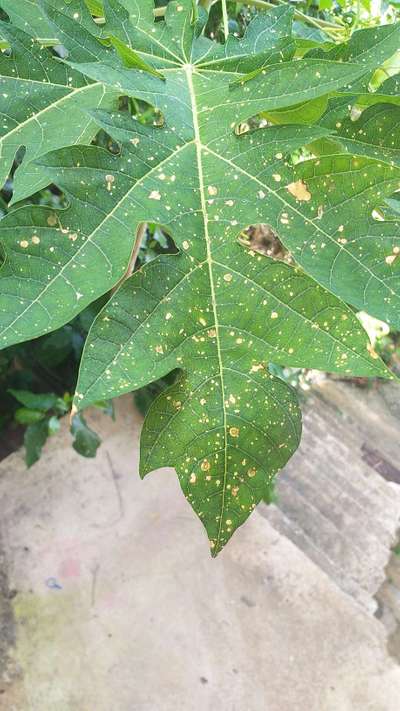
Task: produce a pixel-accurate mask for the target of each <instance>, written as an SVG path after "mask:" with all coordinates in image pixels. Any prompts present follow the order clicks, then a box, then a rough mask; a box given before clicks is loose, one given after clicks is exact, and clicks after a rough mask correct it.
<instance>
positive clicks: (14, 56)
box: [0, 22, 117, 201]
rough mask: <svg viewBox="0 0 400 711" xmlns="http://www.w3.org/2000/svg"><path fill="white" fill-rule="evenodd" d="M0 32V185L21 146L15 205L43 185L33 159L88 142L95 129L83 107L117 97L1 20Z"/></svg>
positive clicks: (107, 104) (106, 103)
mask: <svg viewBox="0 0 400 711" xmlns="http://www.w3.org/2000/svg"><path fill="white" fill-rule="evenodd" d="M0 33H1V35H2V36H3V37H6V38H7V40H8V41H9V43H10V46H11V55H10V56H8V55H7V54H0V113H1V116H2V121H1V125H0V155H1V166H0V185H1V186H2V185H3V184H4V182H5V180H6V178H7V176H8V174H9V171H10V169H11V166H12V163H13V160H14V158H15V155H16V152H17V151H18V149H19V148H20V147H24V148H25V156H24V165H23V170H17V171H16V174H15V178H14V201H17V200H21V199H22V198H24V197H26V196H27V195H31V194H32V193H33V192H35V191H37V190H39V189H40V188H42V187H44V186H45V185H46V184H47V183H48V178H46V176H45V175H43V170H41V169H40V167H39V166H38V165H34V164H33V163H32V161H34V160H35V159H37V158H39V157H40V156H42V155H44V154H45V153H47V152H48V151H50V150H53V149H55V148H60V147H62V146H69V145H72V144H74V143H78V142H81V143H90V141H91V139H92V138H93V137H94V135H95V134H96V132H97V130H98V128H97V126H96V124H95V123H94V121H93V120H92V118H91V117H90V116H89V114H88V109H92V108H93V107H94V106H96V105H97V106H98V107H103V108H112V106H113V104H114V101H115V99H116V96H117V94H116V92H115V91H113V90H110V89H108V88H106V87H104V85H103V84H100V83H93V82H91V81H90V80H88V79H86V78H84V77H83V76H82V75H81V74H79V73H78V72H75V71H74V70H71V69H70V68H69V67H67V66H66V65H65V64H61V63H60V62H58V61H55V59H54V58H53V57H52V56H51V54H50V52H49V50H48V49H46V48H43V47H40V46H39V45H37V44H35V43H34V42H33V41H32V39H31V38H30V37H29V36H28V35H27V34H25V33H24V32H22V31H21V30H18V29H16V28H15V27H13V26H12V25H9V24H7V23H4V22H1V23H0Z"/></svg>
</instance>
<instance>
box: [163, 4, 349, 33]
mask: <svg viewBox="0 0 400 711" xmlns="http://www.w3.org/2000/svg"><path fill="white" fill-rule="evenodd" d="M214 2H216V0H212V1H211V3H210V4H212V5H213V4H214ZM221 2H222V13H223V18H224V33H225V39H226V38H227V36H228V27H227V19H228V17H227V9H226V0H221ZM276 2H277V3H278V4H279V5H288V4H289V3H287V2H285V0H276ZM201 4H202V5H204V3H203V2H201ZM244 4H245V5H251V6H252V7H256V8H259V9H260V10H265V9H266V8H270V9H273V8H276V5H274V4H273V3H272V2H269V1H268V0H244ZM164 15H165V7H159V8H157V9H155V10H154V17H164ZM294 17H295V19H296V20H301V21H302V22H307V23H308V24H309V25H312V26H313V27H317V28H318V29H319V30H324V31H325V32H326V34H327V35H330V36H331V37H332V39H335V40H336V39H337V37H335V36H334V35H333V33H334V32H337V33H339V34H340V33H342V32H346V27H345V26H344V25H339V24H337V23H335V22H329V21H328V20H320V19H319V18H317V17H310V16H309V15H305V14H304V13H303V12H300V10H295V11H294Z"/></svg>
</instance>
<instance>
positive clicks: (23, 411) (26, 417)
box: [14, 407, 45, 425]
mask: <svg viewBox="0 0 400 711" xmlns="http://www.w3.org/2000/svg"><path fill="white" fill-rule="evenodd" d="M44 417H45V415H44V413H43V412H40V410H29V408H27V407H20V408H18V410H16V411H15V413H14V418H15V420H16V421H17V422H18V423H19V424H20V425H33V424H34V423H35V422H40V421H41V420H43V419H44Z"/></svg>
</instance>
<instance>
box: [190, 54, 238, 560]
mask: <svg viewBox="0 0 400 711" xmlns="http://www.w3.org/2000/svg"><path fill="white" fill-rule="evenodd" d="M184 69H185V74H186V78H187V83H188V88H189V95H190V101H191V106H192V115H193V130H194V142H195V146H196V156H197V168H198V174H199V188H200V199H201V208H202V212H203V216H204V217H203V222H204V237H205V240H206V248H207V265H208V274H209V279H210V290H211V303H212V309H213V314H214V324H215V333H216V344H217V354H218V364H219V375H220V382H221V397H222V412H223V427H224V475H223V489H222V503H221V514H220V520H219V527H218V535H217V540H216V541H215V553H217V552H218V549H219V545H220V540H221V532H222V525H223V515H224V509H225V494H226V480H227V472H228V451H227V449H228V442H227V423H226V411H225V386H224V373H223V365H222V355H221V343H220V334H219V323H218V313H217V300H216V295H215V284H214V275H213V270H212V261H213V260H212V254H211V241H210V235H209V231H208V213H207V202H206V197H205V192H204V174H203V163H202V155H201V151H202V143H201V137H200V128H199V122H198V118H197V113H198V111H197V101H196V93H195V90H194V85H193V66H192V65H190V64H186V65H185V67H184Z"/></svg>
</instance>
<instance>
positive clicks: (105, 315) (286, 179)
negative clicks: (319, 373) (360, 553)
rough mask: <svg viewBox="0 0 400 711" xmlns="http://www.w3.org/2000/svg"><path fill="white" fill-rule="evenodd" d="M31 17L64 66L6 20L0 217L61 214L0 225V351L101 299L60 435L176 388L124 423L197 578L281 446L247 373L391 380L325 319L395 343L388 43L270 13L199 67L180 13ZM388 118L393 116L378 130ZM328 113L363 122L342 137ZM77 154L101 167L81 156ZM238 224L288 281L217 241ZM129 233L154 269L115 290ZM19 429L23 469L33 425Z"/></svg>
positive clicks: (287, 449) (207, 53) (275, 416)
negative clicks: (59, 48) (183, 501)
mask: <svg viewBox="0 0 400 711" xmlns="http://www.w3.org/2000/svg"><path fill="white" fill-rule="evenodd" d="M0 3H1V0H0ZM34 4H35V13H36V14H35V15H34V18H35V21H36V20H37V18H38V14H37V12H36V10H37V9H38V8H39V9H40V13H39V15H40V17H43V33H42V34H46V33H48V29H49V27H50V28H51V30H52V33H53V35H54V36H55V37H57V38H58V41H59V42H60V43H61V44H62V45H63V46H64V47H65V50H66V54H65V55H63V56H64V60H63V61H62V62H61V61H60V58H58V59H57V58H56V57H55V56H54V53H53V52H52V51H51V50H50V49H48V48H43V47H39V46H38V44H36V43H35V42H34V41H32V39H31V38H30V37H28V36H27V35H25V34H24V33H23V31H22V29H21V28H22V23H21V21H20V20H21V14H22V15H23V17H24V18H25V20H26V21H27V22H29V18H30V13H31V9H30V8H29V7H28V5H29V3H27V4H26V5H24V6H22V5H21V10H20V11H19V19H18V20H16V19H15V18H13V17H12V15H13V13H12V12H11V18H12V19H14V22H16V23H17V25H18V27H19V29H16V28H15V27H14V28H13V26H12V25H9V24H7V23H4V24H5V25H6V26H4V27H2V29H1V34H2V36H5V37H7V39H8V41H9V43H10V47H11V54H10V56H8V55H5V56H3V58H2V65H0V72H1V73H2V74H3V77H2V78H1V79H0V81H1V82H2V87H3V89H4V93H6V94H8V96H9V97H12V101H11V102H10V101H8V103H7V105H6V106H5V107H4V109H3V113H4V116H5V120H4V125H3V128H2V131H3V138H2V140H3V154H4V156H5V157H6V162H7V166H6V167H5V169H4V170H5V174H4V178H5V177H6V173H7V171H8V170H9V168H10V167H11V164H12V161H13V158H14V156H15V152H16V150H17V149H18V148H19V147H20V146H21V145H24V146H25V148H26V153H25V156H24V159H23V161H22V164H21V166H20V167H19V168H18V169H17V171H16V173H15V194H14V198H13V200H14V202H15V201H17V200H19V199H21V198H22V197H24V198H26V197H27V195H28V194H29V190H30V191H31V192H35V191H36V190H37V189H38V187H43V186H44V185H46V184H49V183H52V184H56V185H57V186H58V188H59V189H60V190H62V191H63V193H64V194H65V195H66V198H67V201H68V206H67V207H66V208H65V209H62V210H59V209H55V208H54V207H46V206H43V205H42V206H40V205H30V204H25V205H23V206H22V207H20V208H16V209H12V210H11V211H10V212H9V213H8V214H7V215H6V216H5V217H4V219H3V220H2V222H1V224H0V236H1V238H2V240H3V245H4V250H5V254H6V259H5V263H4V265H3V268H2V270H1V277H2V296H1V298H0V338H1V342H2V344H3V345H4V346H8V345H11V344H15V343H19V342H22V341H24V340H26V339H29V338H32V337H36V336H42V335H43V334H47V333H49V332H51V331H53V330H54V329H57V328H59V327H61V326H62V325H63V324H65V323H66V322H67V321H69V320H71V319H72V318H74V317H76V316H77V315H78V314H79V313H80V312H81V311H82V310H83V309H84V308H85V307H87V306H88V305H90V304H91V303H92V302H93V301H94V300H95V299H98V298H99V297H101V296H103V295H105V294H107V293H108V292H110V291H111V295H110V298H108V299H106V303H105V305H104V307H103V308H102V310H101V311H100V313H99V314H98V316H97V317H96V319H95V321H94V323H93V325H92V327H91V329H90V333H89V336H88V339H87V342H86V345H85V349H84V353H83V358H82V363H81V369H80V376H79V381H78V385H77V391H76V395H75V400H74V402H75V406H74V412H76V413H78V410H79V411H80V410H82V409H83V408H84V407H86V406H88V405H90V404H93V403H96V402H98V401H99V400H105V399H109V398H113V397H116V396H118V395H120V394H122V393H125V392H129V391H132V390H138V389H139V388H142V387H143V386H145V385H148V384H149V383H152V382H153V381H155V380H158V379H164V378H166V377H168V376H169V374H171V373H172V372H175V371H176V370H177V371H178V374H177V377H176V378H175V379H174V382H173V384H172V385H170V386H168V387H167V388H166V389H163V390H162V392H161V393H160V395H159V396H158V397H157V398H156V399H155V401H154V402H153V403H152V404H151V406H150V408H149V410H148V412H147V416H146V419H145V424H144V428H143V433H142V441H141V462H140V472H141V475H142V476H144V475H145V474H147V473H148V472H149V471H151V470H153V469H155V468H157V467H160V466H164V465H171V466H174V467H175V469H176V471H177V475H178V477H179V481H180V484H181V487H182V490H183V492H184V494H185V496H186V498H187V499H188V501H189V502H190V504H191V505H192V507H193V508H194V510H195V511H196V512H197V514H198V516H199V517H200V519H201V520H202V522H203V524H204V526H205V527H206V530H207V533H208V536H209V539H210V545H211V549H212V554H213V555H216V554H217V553H218V552H219V551H220V550H221V548H222V547H223V546H224V544H225V543H226V542H227V540H228V539H229V538H230V536H231V535H232V533H233V532H234V531H235V529H236V528H237V527H238V526H240V525H241V524H242V523H243V522H244V521H245V520H246V518H247V517H248V516H249V514H250V513H251V511H252V510H253V509H254V507H255V506H256V504H257V503H258V502H259V501H260V500H261V499H262V498H264V499H270V498H271V496H272V494H271V491H272V488H271V485H272V479H273V477H274V475H275V474H276V472H277V471H278V470H279V469H280V468H281V467H282V466H283V465H284V464H285V463H286V462H287V460H288V459H289V458H290V456H291V455H292V454H293V452H294V451H295V449H296V447H297V446H298V443H299V439H300V432H301V416H300V410H299V406H298V402H297V398H296V394H295V392H294V391H293V390H292V389H291V387H289V386H288V384H287V383H286V382H284V380H282V379H281V378H280V377H279V375H278V374H276V373H277V371H276V370H275V372H274V370H273V369H271V368H270V364H271V363H274V364H275V368H279V366H292V367H312V368H319V369H322V370H327V371H330V372H336V373H342V374H344V375H358V376H368V377H369V376H381V377H384V378H388V377H391V374H390V371H388V370H387V368H386V366H385V364H384V363H383V362H382V360H381V359H380V358H379V357H378V356H377V354H376V353H375V352H374V350H373V349H372V347H371V345H370V343H369V341H368V338H367V335H366V333H365V331H364V330H363V328H362V327H361V325H360V323H359V321H358V320H357V317H356V315H355V313H354V309H353V308H351V307H350V306H349V305H348V304H350V305H351V306H352V307H355V308H356V309H363V310H366V311H367V312H369V313H371V314H372V315H374V316H376V317H379V318H381V319H383V320H385V321H387V322H389V323H392V324H393V325H395V326H397V327H398V325H399V321H400V319H399V313H400V309H399V306H400V284H399V278H398V277H399V270H400V266H399V265H400V258H399V259H398V258H397V255H398V253H399V252H400V241H399V236H398V227H399V223H398V220H397V219H396V217H395V216H393V212H392V211H391V210H390V209H389V205H388V203H386V202H385V200H391V199H392V195H393V193H395V191H397V190H398V189H399V187H400V167H399V166H398V165H397V164H396V161H395V160H394V156H395V154H396V150H397V146H396V145H393V140H392V138H391V137H390V130H394V126H395V123H394V121H395V118H394V117H395V116H397V113H396V112H397V111H398V109H399V107H398V101H397V98H396V96H395V89H394V88H393V86H392V85H391V86H390V87H389V88H387V87H384V89H383V92H382V91H381V90H378V91H377V92H375V93H374V94H373V95H372V94H371V92H370V89H369V87H370V82H371V79H372V76H373V74H374V72H375V70H376V69H377V67H378V66H380V65H381V64H382V63H383V62H385V61H386V60H387V59H389V58H390V57H391V56H392V55H393V54H394V52H395V51H396V49H397V47H398V45H399V37H400V27H399V26H398V25H390V26H388V27H382V28H376V29H375V28H374V29H373V30H372V31H371V30H360V31H359V32H356V33H354V35H353V36H352V38H351V40H350V42H348V43H346V44H342V45H337V46H332V42H327V41H326V37H325V36H324V35H322V36H318V35H317V34H316V33H314V34H313V37H312V38H311V37H310V36H309V35H307V34H306V33H305V34H304V36H301V33H300V32H299V31H298V30H297V32H293V10H292V8H290V7H289V6H287V5H282V6H279V7H277V8H276V9H273V10H270V11H269V12H268V13H260V14H257V15H255V17H254V18H253V19H252V21H251V22H250V24H249V25H248V26H247V28H246V31H245V33H244V36H243V37H241V38H237V37H234V36H233V35H229V37H228V38H227V40H226V42H225V43H224V44H222V43H217V42H214V41H212V40H211V39H209V38H208V37H207V36H206V35H205V34H204V32H203V29H204V24H205V22H206V20H207V18H205V17H204V13H203V12H199V8H197V6H196V4H195V3H193V1H192V0H178V1H177V2H175V1H172V2H170V3H169V4H168V7H167V10H166V14H165V17H164V18H163V19H161V20H160V21H158V22H156V23H154V16H153V4H152V2H150V0H145V1H144V0H141V2H140V3H139V2H137V1H136V0H104V2H103V11H104V20H102V22H101V23H98V22H97V23H95V22H94V21H93V20H92V17H91V15H90V12H89V10H88V7H87V5H86V4H85V3H84V2H83V1H80V2H79V1H74V2H68V3H67V2H60V1H59V0H57V1H56V0H41V2H38V3H34ZM3 6H4V9H5V10H7V8H6V7H5V3H3ZM23 8H25V9H23ZM93 10H94V12H96V14H97V11H98V10H97V9H94V8H92V11H93ZM31 27H33V23H32V26H31ZM30 31H31V32H32V31H33V30H32V29H31V30H30ZM38 36H40V35H39V34H38ZM331 39H332V38H331ZM308 47H314V49H311V50H310V52H309V53H307V54H305V56H304V52H305V51H306V50H307V48H308ZM315 47H317V49H315ZM28 52H29V54H28ZM22 86H23V87H25V95H24V98H23V99H21V98H20V97H21V96H22V94H21V87H22ZM380 89H382V87H381V88H380ZM26 94H27V95H28V96H29V97H30V101H29V102H27V101H26V98H25V97H26ZM3 96H4V94H3ZM126 97H128V100H127V99H126ZM388 103H389V104H390V106H391V109H392V108H393V116H392V115H391V118H390V119H386V118H382V115H381V113H380V111H379V110H380V108H381V107H382V106H386V105H387V104H388ZM372 104H373V106H372ZM137 105H140V106H143V105H144V106H151V107H152V110H151V111H150V116H151V117H152V118H151V121H144V120H142V118H141V117H140V116H138V115H136V116H134V115H132V111H131V110H130V109H131V108H132V106H137ZM349 105H350V106H358V105H361V106H362V107H364V106H368V105H370V106H371V108H370V109H367V110H366V111H370V115H369V114H367V113H366V114H365V117H364V115H361V118H360V119H359V121H360V122H361V123H360V124H359V126H358V128H357V127H356V132H354V127H353V126H351V125H349V124H348V121H347V123H346V119H347V118H348V112H349V108H348V107H349ZM32 107H33V108H32ZM60 108H62V116H64V119H63V120H62V123H61V126H60V123H59V122H60ZM254 117H256V118H255V119H254ZM56 118H57V122H58V129H57V131H56V129H55V121H56ZM364 118H365V121H364ZM382 120H383V121H386V123H385V130H386V129H387V128H388V124H389V129H388V130H389V133H388V134H385V137H384V138H383V137H382V136H381V133H382V132H381V131H379V127H380V126H381V123H380V122H381V121H382ZM374 127H375V128H374ZM360 129H361V132H360ZM100 130H101V131H103V135H107V136H110V137H111V139H112V143H113V144H117V145H118V146H119V149H118V153H116V152H115V151H109V150H105V149H104V148H101V147H100V146H98V145H89V144H90V143H91V141H92V139H93V137H94V136H95V134H96V132H98V131H100ZM357 130H358V133H357ZM311 151H313V152H314V153H313V152H311ZM382 204H385V205H386V206H387V207H388V209H387V215H382V214H381V212H380V213H379V218H378V219H376V211H377V208H378V207H379V208H381V207H382ZM254 222H260V223H261V222H263V223H267V224H268V225H269V226H270V228H271V229H272V231H273V232H274V233H276V234H277V235H278V236H279V238H280V240H281V241H282V243H283V244H284V246H285V247H286V248H287V249H288V250H289V251H290V253H291V255H292V259H293V260H294V261H295V266H292V265H289V264H286V263H284V262H282V261H277V260H275V259H273V258H270V257H267V256H263V255H260V254H257V253H255V252H254V251H252V250H249V249H247V248H246V247H245V246H244V245H243V244H242V240H241V239H239V240H238V239H237V238H238V236H240V234H241V232H242V231H243V230H244V229H245V228H246V227H247V226H248V225H250V224H252V223H254ZM144 224H145V225H149V224H153V225H159V226H161V227H162V228H163V230H164V232H165V233H166V234H168V235H170V236H171V238H172V239H173V241H174V244H175V247H176V252H175V254H160V255H159V256H157V257H156V259H154V260H152V261H151V262H149V263H147V264H144V265H143V266H142V267H141V268H140V269H139V270H137V271H135V272H134V273H133V274H132V275H131V271H132V261H133V260H134V258H135V256H136V254H137V251H138V246H139V245H138V244H137V239H138V237H137V236H138V235H139V236H140V237H141V236H142V234H143V229H142V226H143V225H144ZM278 372H279V371H278ZM24 407H25V408H26V404H25V405H24ZM28 409H29V410H30V411H31V412H38V413H39V415H40V414H41V412H42V411H41V409H40V408H39V407H38V406H35V407H28ZM39 415H30V416H32V417H38V418H39ZM20 416H21V415H20ZM23 417H27V415H26V413H25V414H24V415H23ZM52 417H54V413H52ZM47 427H48V425H47ZM29 428H35V430H34V432H33V433H32V430H31V432H30V435H29V437H30V438H31V439H32V440H33V441H34V443H35V444H34V445H33V446H32V447H31V450H32V451H33V454H32V458H34V457H35V456H36V454H37V452H38V451H39V450H40V446H41V442H42V440H43V436H44V425H43V419H38V420H37V421H35V422H32V423H30V424H29ZM73 432H74V434H75V436H76V445H75V446H77V447H79V448H80V449H81V451H83V452H84V453H85V454H86V456H93V455H94V454H95V450H96V448H97V446H98V440H97V437H96V435H94V433H90V432H88V431H87V429H86V426H85V421H84V420H83V418H82V415H81V414H80V413H79V414H76V415H75V417H74V420H73Z"/></svg>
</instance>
